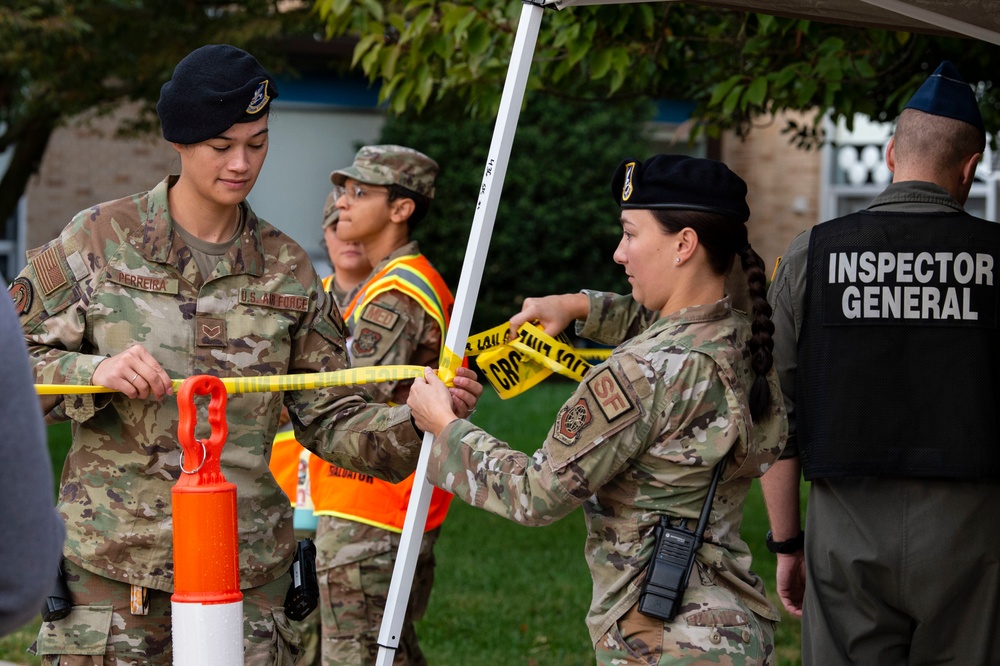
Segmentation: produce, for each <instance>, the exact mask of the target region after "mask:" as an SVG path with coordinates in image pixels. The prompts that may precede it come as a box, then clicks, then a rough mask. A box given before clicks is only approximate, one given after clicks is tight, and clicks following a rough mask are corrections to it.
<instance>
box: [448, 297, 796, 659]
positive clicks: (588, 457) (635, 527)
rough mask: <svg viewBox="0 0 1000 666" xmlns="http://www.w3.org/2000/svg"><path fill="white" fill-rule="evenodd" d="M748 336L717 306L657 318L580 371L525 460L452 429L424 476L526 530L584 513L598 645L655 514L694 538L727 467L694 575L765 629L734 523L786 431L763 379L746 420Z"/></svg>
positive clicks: (725, 305)
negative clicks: (763, 398)
mask: <svg viewBox="0 0 1000 666" xmlns="http://www.w3.org/2000/svg"><path fill="white" fill-rule="evenodd" d="M749 334H750V324H749V321H748V320H747V319H746V318H745V317H743V316H742V315H739V314H735V313H733V312H732V310H731V308H730V304H729V299H728V298H726V299H724V300H722V301H719V302H717V303H714V304H711V305H703V306H697V307H692V308H687V309H685V310H681V311H679V312H676V313H673V314H671V315H668V316H667V317H663V318H661V319H659V320H658V321H656V322H655V323H653V324H652V325H651V326H650V327H649V328H648V329H646V330H645V331H644V332H643V333H641V334H639V335H638V336H636V337H635V338H633V339H632V340H630V341H629V342H628V343H626V344H624V345H623V346H621V347H619V348H618V349H616V350H615V351H614V353H613V354H612V356H611V358H609V359H608V360H607V361H606V362H604V363H602V364H600V365H598V366H595V367H594V368H592V369H591V370H590V371H589V372H588V373H587V376H586V377H585V378H584V380H583V382H582V383H581V384H580V386H579V388H578V389H577V390H576V392H575V393H574V394H573V396H572V397H571V398H570V399H569V400H568V401H567V402H566V403H565V405H564V406H563V408H562V409H561V410H560V412H559V415H558V416H557V418H556V422H555V424H554V425H553V426H552V430H551V431H550V432H549V435H548V437H547V438H546V440H545V443H544V444H543V445H542V448H541V449H539V450H538V451H536V452H535V453H534V454H533V455H526V454H523V453H520V452H517V451H512V450H510V449H509V448H508V447H507V446H506V445H505V444H503V443H502V442H500V441H498V440H496V439H494V438H493V437H490V436H489V435H488V434H487V433H485V432H483V431H482V430H479V429H478V428H476V427H475V426H473V425H472V424H470V423H469V422H468V421H464V420H456V421H454V422H453V423H451V424H449V425H448V427H447V428H445V430H444V431H443V432H442V433H441V434H440V436H439V437H437V438H436V439H435V443H434V449H433V452H432V454H431V458H430V466H429V470H428V478H429V479H430V481H431V482H432V483H434V484H435V485H440V486H441V487H442V488H444V489H446V490H450V491H451V492H453V493H455V494H456V495H458V496H460V497H461V498H462V499H464V500H465V501H466V502H468V503H470V504H473V505H475V506H479V507H482V508H485V509H487V510H489V511H492V512H493V513H497V514H499V515H502V516H506V517H507V518H510V519H511V520H514V521H516V522H519V523H522V524H525V525H542V524H547V523H551V522H552V521H555V520H557V519H558V518H561V517H563V516H565V515H566V514H568V513H569V512H570V511H571V510H572V509H573V508H574V507H576V506H579V505H581V504H582V505H583V508H584V513H585V516H586V519H587V527H588V538H587V547H586V551H587V560H588V564H589V566H590V571H591V575H592V577H593V582H594V596H593V600H592V603H591V607H590V612H589V614H588V618H587V624H588V628H589V630H590V635H591V638H592V640H593V641H594V642H595V644H596V642H597V641H598V639H599V638H600V637H601V636H602V635H603V634H604V633H605V631H607V629H608V628H609V627H610V626H611V625H612V624H613V623H614V622H615V621H616V620H617V619H618V618H619V617H621V616H622V615H623V614H624V613H625V612H626V611H628V610H629V609H630V608H631V607H632V606H633V605H634V604H635V603H636V601H637V600H638V597H639V591H640V589H641V586H642V581H643V579H644V574H645V568H646V565H647V563H648V561H649V559H650V557H651V554H652V551H653V545H654V537H653V527H654V525H655V524H656V523H657V521H658V519H659V514H661V513H664V514H667V515H669V516H671V517H675V518H683V519H686V520H687V521H688V527H689V528H690V529H693V528H694V526H695V524H696V523H697V517H698V515H699V513H700V512H701V508H702V506H703V504H704V502H705V498H706V496H707V491H708V486H709V483H710V480H711V477H712V472H713V469H714V467H715V465H716V464H717V463H719V462H720V461H725V465H726V467H725V470H724V473H723V477H722V480H721V482H720V484H719V487H718V490H717V492H716V496H715V501H714V503H713V509H712V513H711V517H710V521H709V526H708V530H707V533H706V543H705V545H703V546H702V548H701V549H700V550H699V552H698V572H697V573H692V575H701V577H702V578H703V579H705V580H706V582H707V583H713V582H714V583H715V584H717V585H720V586H723V587H724V588H725V589H727V590H729V591H731V592H732V593H733V594H736V595H739V597H740V598H741V599H742V600H743V601H744V602H745V603H746V604H747V605H748V606H749V607H750V608H751V609H753V610H754V611H755V612H757V613H758V614H759V615H761V616H763V617H765V618H767V619H770V620H776V619H777V618H778V614H777V611H776V609H775V608H774V606H772V605H771V603H770V602H769V601H768V600H767V597H766V596H765V595H764V591H763V585H762V583H761V581H760V578H759V577H757V576H756V574H754V573H752V572H751V571H750V568H749V567H750V551H749V549H748V547H747V545H746V544H745V543H744V542H743V541H742V540H741V539H740V524H741V521H742V517H743V502H744V499H745V497H746V493H747V490H748V489H749V487H750V482H751V479H753V478H755V477H759V476H760V475H761V474H763V473H764V471H765V470H766V469H767V468H768V467H769V466H770V464H771V463H772V462H773V461H774V460H775V459H776V458H777V457H778V454H779V453H780V452H781V448H782V446H783V445H784V442H785V435H786V427H787V426H786V421H785V417H784V410H783V408H782V405H781V392H780V390H779V389H778V384H777V379H776V377H775V375H774V373H773V372H772V373H771V375H770V376H769V380H770V382H771V389H772V391H773V396H774V399H773V402H772V407H771V418H770V419H769V420H767V421H766V422H764V423H761V424H753V423H752V421H751V418H750V414H749V407H748V405H747V391H748V390H749V386H750V385H751V383H752V377H753V373H752V371H751V369H750V361H749V356H748V352H747V350H746V345H745V342H744V341H745V340H746V339H747V338H748V337H749ZM698 589H704V588H698ZM698 589H689V590H688V594H689V598H688V601H690V602H698V601H704V600H701V599H694V598H691V597H694V596H696V595H697V594H698ZM682 612H684V610H683V607H682Z"/></svg>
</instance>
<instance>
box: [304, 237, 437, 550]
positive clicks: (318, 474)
mask: <svg viewBox="0 0 1000 666" xmlns="http://www.w3.org/2000/svg"><path fill="white" fill-rule="evenodd" d="M388 291H396V292H401V293H402V294H404V295H406V296H408V297H409V298H411V299H413V301H415V302H416V303H419V304H420V306H421V307H422V308H423V309H424V311H425V312H426V313H427V315H429V316H430V317H431V318H432V319H433V320H434V321H435V322H437V324H438V327H439V330H440V331H441V332H442V334H441V336H442V338H443V337H444V331H447V330H448V324H449V322H450V321H451V310H452V305H453V304H454V297H453V296H452V294H451V291H450V290H449V289H448V286H447V285H446V284H445V283H444V279H443V278H442V277H441V275H440V274H439V273H438V272H437V270H435V268H434V267H433V266H432V265H431V263H430V262H429V261H428V260H427V258H426V257H424V256H423V255H422V254H411V255H406V256H401V257H398V258H396V259H393V260H391V261H390V262H389V263H387V264H386V266H385V267H384V268H383V269H382V270H380V271H379V272H378V273H376V274H375V275H373V276H372V277H371V279H370V280H369V281H368V282H366V283H365V284H364V285H362V286H361V288H360V289H359V290H358V291H357V293H356V294H355V295H354V298H352V299H351V301H350V302H349V303H348V304H347V306H346V308H345V310H344V313H343V314H344V322H345V323H346V324H347V329H348V333H349V336H350V338H353V339H354V343H353V344H352V345H351V350H352V354H353V352H354V351H355V350H357V349H359V348H360V349H361V351H362V352H367V350H368V349H369V345H370V344H371V343H370V342H369V340H371V339H373V338H375V337H376V336H378V337H379V338H380V339H379V340H378V342H381V339H382V337H381V336H383V335H384V334H385V331H386V327H385V326H378V325H377V324H376V323H375V322H373V321H371V320H373V319H378V320H380V321H381V323H383V324H389V325H390V326H389V329H388V330H389V331H390V333H389V334H390V335H391V332H392V331H393V327H392V326H391V325H392V324H394V323H396V322H393V321H392V317H393V316H398V315H397V313H395V312H389V313H388V315H387V314H386V313H387V310H386V308H384V307H382V306H379V305H376V306H375V308H376V314H374V315H371V316H367V315H366V317H362V314H366V308H367V307H368V306H369V304H371V303H372V302H373V301H374V300H375V299H376V297H377V296H379V295H381V294H383V293H386V292H388ZM396 325H397V326H399V325H398V324H396ZM399 328H401V326H399ZM359 331H360V335H361V336H363V337H362V338H359ZM356 364H357V365H361V364H362V363H356ZM407 388H408V387H407ZM396 393H397V392H396V391H394V392H393V396H392V397H393V398H395V397H396ZM390 404H391V403H390ZM309 474H310V478H311V479H312V482H311V484H310V486H311V487H310V489H311V493H312V503H313V506H314V507H315V512H316V514H317V515H325V516H337V517H340V518H346V519H348V520H354V521H358V522H362V523H366V524H368V525H373V526H375V527H380V528H382V529H386V530H390V531H393V532H402V531H403V521H404V519H405V518H406V507H407V505H408V503H409V500H410V493H411V491H412V489H413V479H414V477H413V475H410V476H409V477H407V478H406V479H405V480H403V481H401V482H399V483H396V484H392V483H386V482H385V481H381V480H380V479H376V478H374V477H372V476H369V475H366V474H358V473H356V472H350V471H347V470H344V469H341V468H339V467H336V466H335V465H330V464H329V463H326V462H325V461H323V460H322V459H320V458H318V457H316V456H313V457H312V459H311V461H310V470H309ZM450 502H451V494H450V493H446V492H444V491H443V490H440V489H435V490H434V493H433V495H432V496H431V505H430V509H429V510H428V513H427V525H426V526H425V528H424V530H425V531H430V530H433V529H435V528H437V527H440V526H441V523H443V522H444V518H445V515H446V514H447V513H448V505H449V503H450Z"/></svg>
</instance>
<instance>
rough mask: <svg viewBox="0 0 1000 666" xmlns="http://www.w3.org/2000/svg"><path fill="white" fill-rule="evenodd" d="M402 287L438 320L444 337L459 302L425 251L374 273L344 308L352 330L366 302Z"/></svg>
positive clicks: (398, 260)
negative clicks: (453, 309) (454, 307)
mask: <svg viewBox="0 0 1000 666" xmlns="http://www.w3.org/2000/svg"><path fill="white" fill-rule="evenodd" d="M393 290H395V291H401V292H403V293H404V294H406V295H407V296H409V297H410V298H412V299H413V300H415V301H416V302H417V303H419V304H420V307H422V308H423V309H424V311H425V312H427V314H429V315H430V316H431V317H432V318H433V319H434V321H436V322H437V324H438V326H439V327H440V329H441V339H442V340H443V339H444V337H445V333H446V331H447V330H448V324H449V323H450V322H451V309H452V306H453V305H454V303H455V299H454V297H453V296H452V295H451V291H449V289H448V286H447V285H446V284H445V282H444V278H442V277H441V274H440V273H438V272H437V270H435V269H434V267H433V266H432V265H431V263H430V262H429V261H427V258H426V257H424V255H422V254H411V255H408V256H405V257H398V258H396V259H393V260H392V261H390V262H389V263H388V264H386V265H385V267H384V268H383V269H382V270H380V271H379V272H378V273H376V274H375V275H373V276H372V278H371V279H370V280H368V282H366V283H365V284H364V285H363V286H362V287H361V288H360V289H358V292H357V293H356V294H355V295H354V298H352V299H351V302H350V303H348V304H347V307H346V308H344V322H345V323H346V324H347V327H348V329H349V330H350V331H351V333H353V332H354V327H355V326H356V325H357V323H358V321H359V320H360V318H361V313H362V312H363V311H364V309H365V306H367V305H368V304H369V303H371V302H372V301H373V300H375V298H376V297H377V296H379V295H380V294H383V293H385V292H387V291H393Z"/></svg>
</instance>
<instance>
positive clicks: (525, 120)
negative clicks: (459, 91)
mask: <svg viewBox="0 0 1000 666" xmlns="http://www.w3.org/2000/svg"><path fill="white" fill-rule="evenodd" d="M651 116H652V109H651V107H650V105H648V104H646V103H636V102H632V103H629V104H597V103H565V102H562V101H560V100H557V99H555V98H553V97H551V96H545V95H531V96H529V99H528V101H527V104H526V107H525V109H524V110H523V111H522V113H521V117H520V121H519V123H518V129H517V135H516V137H515V139H514V144H513V147H512V149H511V158H510V164H509V166H508V169H507V174H506V177H505V180H504V188H503V192H502V197H501V199H500V207H499V210H498V212H497V219H496V227H495V229H494V233H493V237H492V240H491V243H490V249H489V256H488V258H487V262H486V266H485V270H484V273H483V283H482V287H481V290H480V293H479V299H478V303H477V305H476V312H475V316H474V319H473V332H478V331H480V330H483V329H485V328H488V327H491V326H496V325H497V324H500V323H502V322H504V321H505V320H507V319H508V318H510V316H511V315H513V314H514V313H515V312H517V311H518V310H519V309H520V305H521V301H523V300H524V298H525V297H528V296H540V295H544V294H551V293H561V292H570V291H579V290H580V289H581V288H583V287H593V288H602V289H612V290H626V291H627V290H628V288H629V287H628V283H627V282H626V281H625V277H624V271H623V270H622V268H621V266H618V265H617V264H615V263H614V261H613V259H612V254H613V253H614V250H615V247H616V246H617V244H618V239H619V238H620V236H621V227H620V225H619V223H618V208H617V207H616V206H615V204H614V201H613V200H612V198H611V193H610V182H611V175H612V173H613V172H614V169H615V167H617V166H618V163H619V162H620V161H621V160H623V159H625V158H626V157H639V158H645V157H647V153H648V147H647V146H648V139H647V138H646V137H645V135H644V127H645V124H646V122H647V121H648V120H650V119H651ZM492 133H493V122H492V121H491V120H486V119H475V118H468V117H464V116H463V114H461V113H456V112H454V111H453V110H452V111H450V112H449V110H448V109H447V108H444V107H442V106H440V105H438V106H434V107H429V108H428V109H426V111H425V112H424V113H422V114H420V115H417V114H416V113H407V114H403V115H401V116H398V117H390V118H389V119H388V122H387V123H386V125H385V127H384V129H383V132H382V136H381V140H382V141H384V142H386V143H399V144H403V145H407V146H412V147H414V148H417V149H418V150H421V151H423V152H425V153H427V154H428V155H430V156H431V157H433V158H434V159H435V160H437V161H438V163H439V164H440V165H441V174H440V176H439V177H438V180H437V184H436V193H435V196H434V202H433V205H432V206H431V211H430V214H429V215H428V216H427V218H426V219H425V220H424V221H423V222H421V224H420V225H419V226H418V227H417V228H416V230H415V233H414V237H415V238H416V239H418V240H419V241H420V243H421V249H422V250H423V251H424V252H425V253H426V254H427V256H428V257H429V258H430V259H431V261H432V262H433V263H434V265H435V266H436V267H437V268H438V270H439V271H441V273H442V275H443V276H444V278H445V280H446V281H447V282H448V284H449V285H451V287H452V288H453V289H455V288H456V287H457V286H458V279H459V276H460V274H461V269H462V262H463V260H464V258H465V250H466V247H467V242H468V238H469V233H470V230H471V228H472V219H473V215H474V213H475V207H476V201H477V200H478V197H479V187H480V185H481V183H482V178H483V172H484V169H485V166H486V157H487V152H488V151H489V146H490V141H491V138H492Z"/></svg>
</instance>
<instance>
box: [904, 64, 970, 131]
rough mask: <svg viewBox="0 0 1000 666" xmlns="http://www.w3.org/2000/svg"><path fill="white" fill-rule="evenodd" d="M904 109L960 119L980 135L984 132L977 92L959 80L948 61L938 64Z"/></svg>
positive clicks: (956, 72)
mask: <svg viewBox="0 0 1000 666" xmlns="http://www.w3.org/2000/svg"><path fill="white" fill-rule="evenodd" d="M904 108H907V109H916V110H917V111H923V112H924V113H929V114H931V115H932V116H944V117H945V118H954V119H955V120H961V121H962V122H963V123H968V124H970V125H972V126H973V127H975V128H976V129H977V130H979V131H980V132H981V133H982V134H983V136H985V135H986V127H985V126H984V125H983V116H982V114H981V113H980V112H979V104H978V102H976V94H975V93H974V92H972V87H971V86H970V85H969V84H968V83H966V82H965V81H964V80H963V79H962V75H961V74H959V73H958V69H957V68H956V67H955V65H953V64H952V63H951V62H949V61H947V60H945V61H943V62H942V63H941V64H940V65H938V68H937V69H936V70H934V73H933V74H931V75H930V76H929V77H927V80H926V81H924V83H923V85H921V86H920V88H919V89H917V92H915V93H913V97H911V98H910V101H909V102H907V103H906V106H905V107H904Z"/></svg>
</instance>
